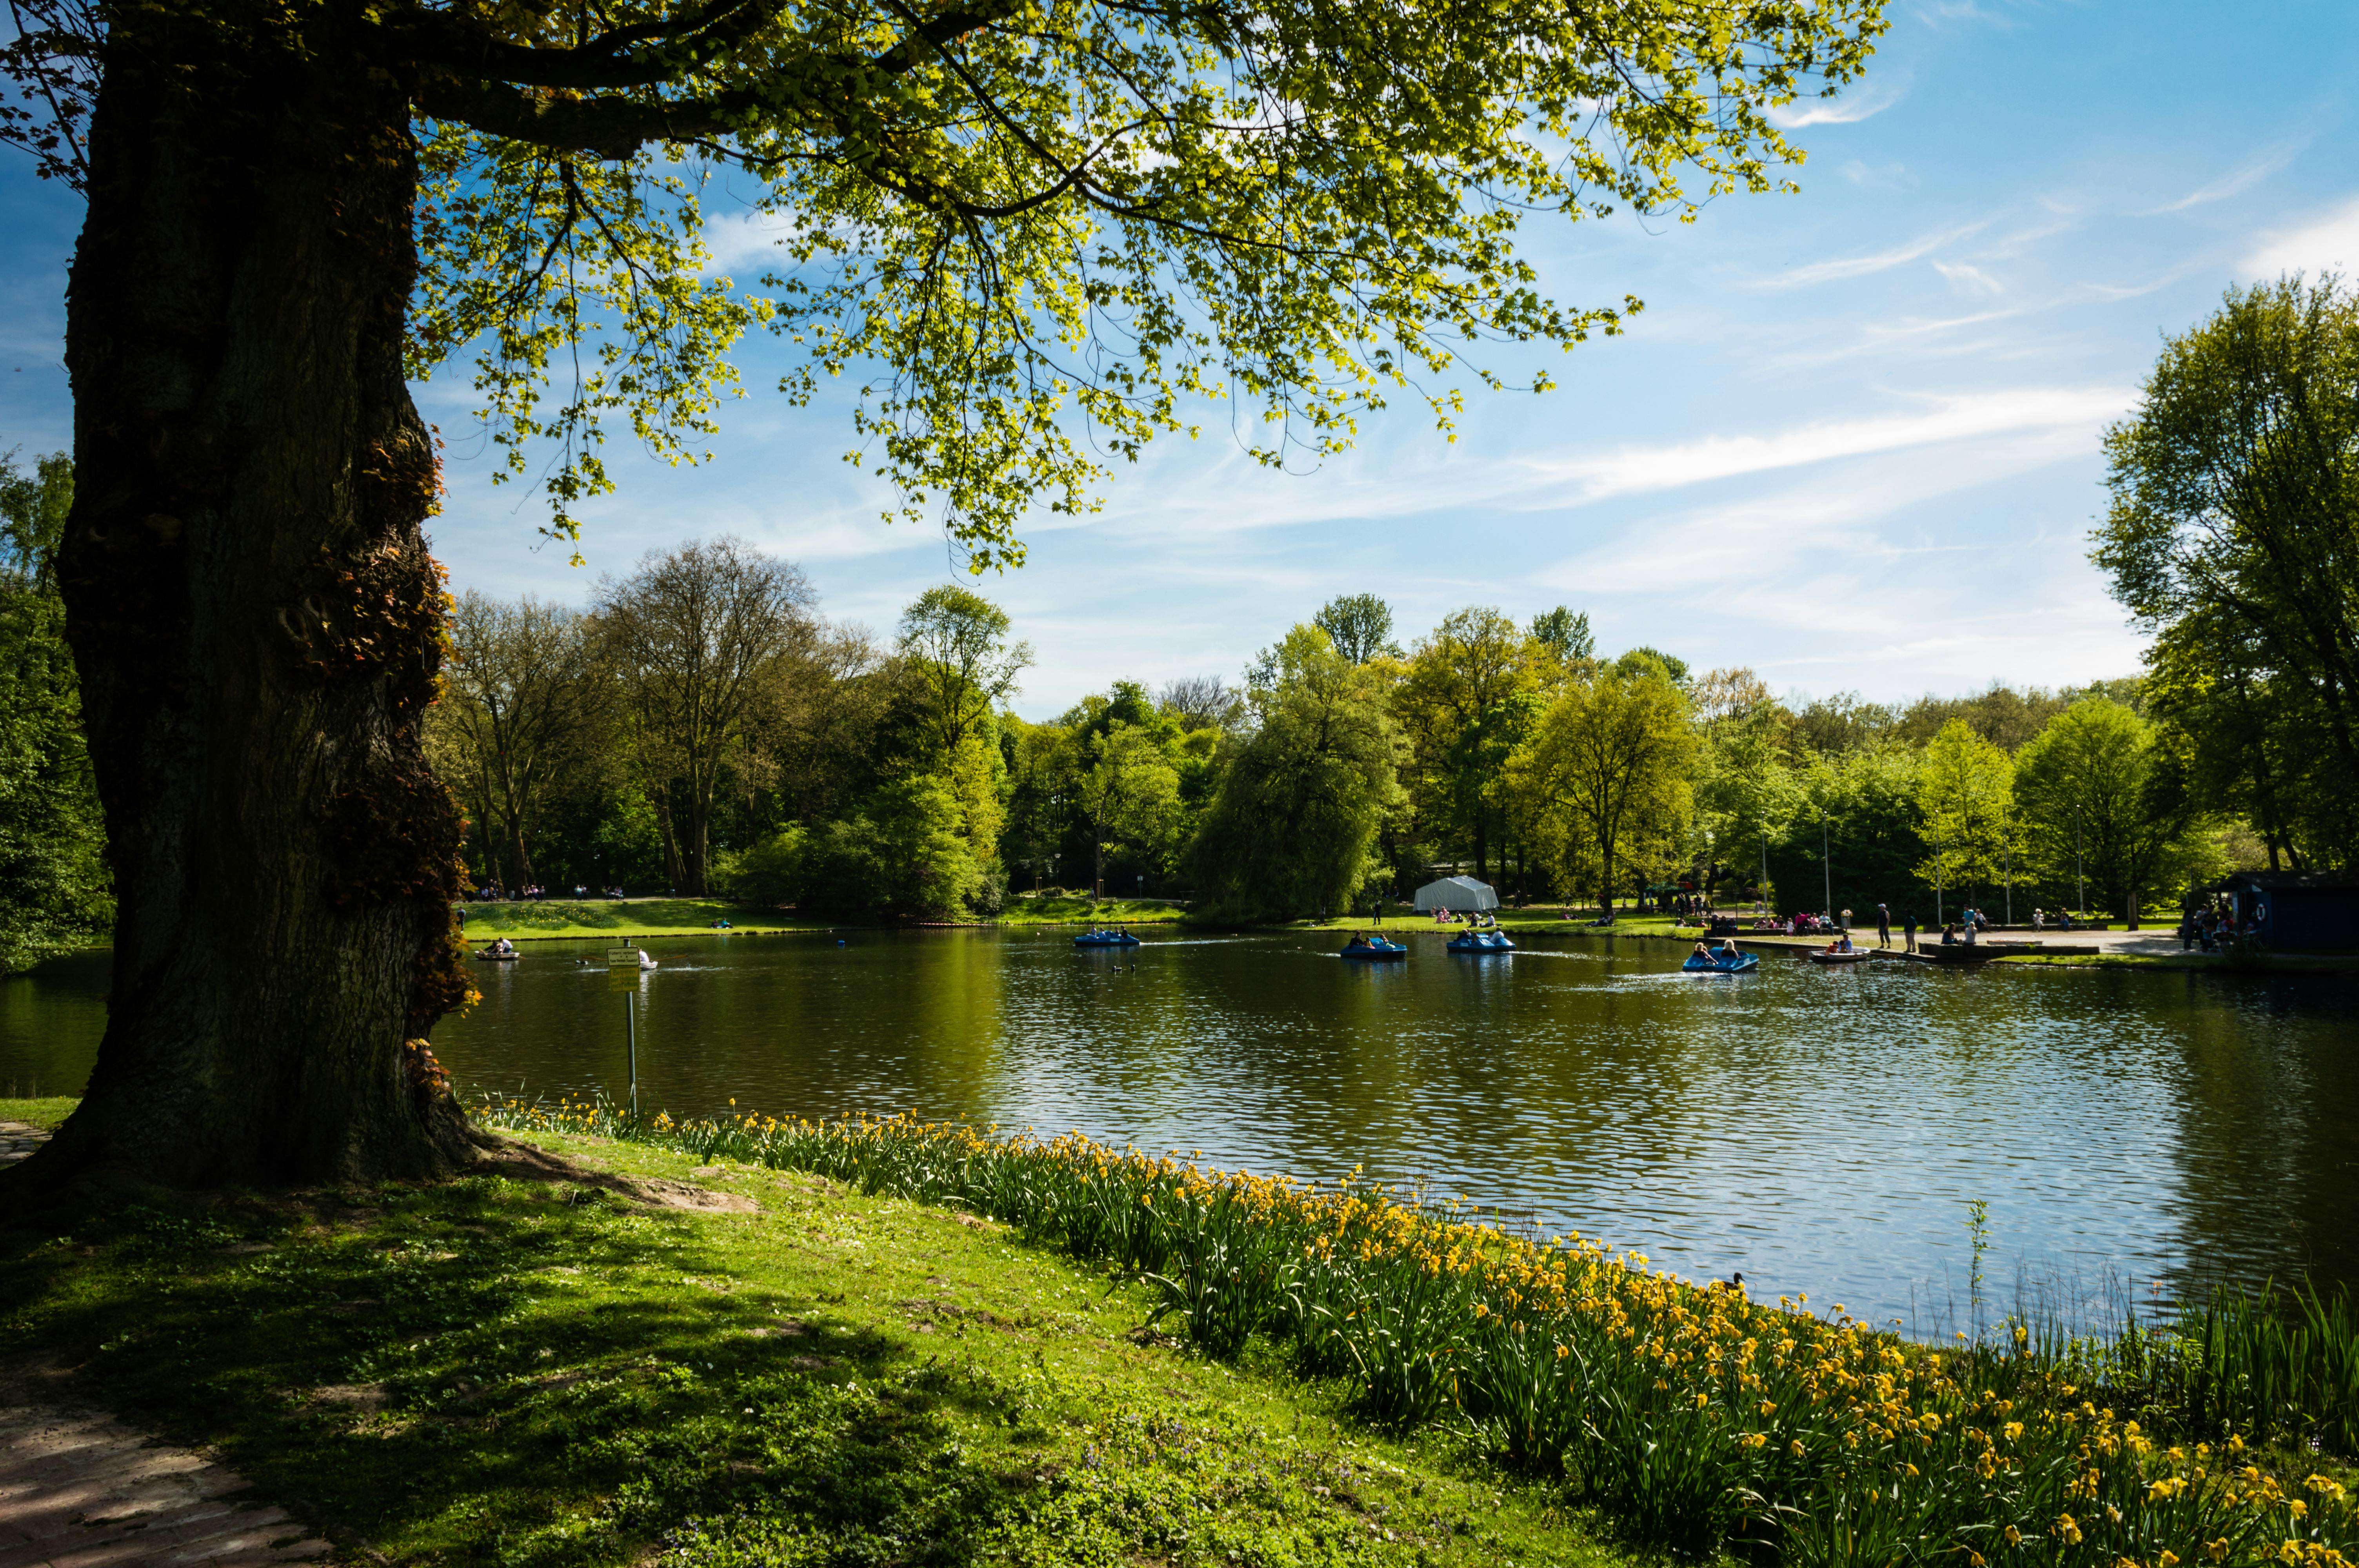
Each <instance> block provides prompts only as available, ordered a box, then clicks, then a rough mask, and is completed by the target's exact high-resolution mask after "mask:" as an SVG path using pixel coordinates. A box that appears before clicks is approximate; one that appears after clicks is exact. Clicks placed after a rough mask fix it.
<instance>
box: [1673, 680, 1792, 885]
mask: <svg viewBox="0 0 2359 1568" xmlns="http://www.w3.org/2000/svg"><path fill="white" fill-rule="evenodd" d="M1693 708H1694V712H1695V715H1696V718H1697V719H1698V720H1699V721H1700V723H1701V739H1702V745H1701V749H1700V752H1699V754H1698V756H1697V758H1696V764H1695V807H1696V816H1697V818H1698V824H1697V825H1698V827H1700V828H1701V830H1702V835H1703V844H1702V853H1703V856H1704V858H1705V860H1706V861H1707V864H1706V865H1705V867H1704V871H1705V877H1706V881H1707V883H1708V884H1709V885H1712V886H1713V887H1715V888H1716V887H1717V885H1718V883H1719V881H1720V880H1721V878H1723V877H1724V876H1726V877H1733V878H1734V881H1736V882H1737V883H1738V884H1739V885H1740V886H1742V885H1744V884H1746V883H1757V882H1760V881H1764V880H1766V877H1767V871H1766V867H1767V857H1768V849H1769V845H1770V844H1771V842H1772V841H1774V840H1779V839H1782V838H1784V837H1785V834H1786V829H1787V825H1788V823H1789V822H1791V821H1793V820H1794V818H1795V816H1796V814H1797V813H1799V811H1800V810H1801V808H1802V806H1803V803H1804V800H1805V798H1806V795H1805V790H1804V785H1803V782H1802V780H1801V778H1800V777H1799V776H1798V771H1797V769H1796V768H1795V766H1794V765H1793V762H1792V761H1791V759H1790V758H1789V756H1788V744H1789V741H1790V727H1791V722H1792V715H1790V714H1788V713H1787V712H1786V710H1785V709H1784V708H1782V707H1780V706H1779V704H1778V703H1777V699H1776V698H1774V697H1771V696H1770V695H1769V688H1768V687H1767V684H1766V683H1764V682H1763V681H1762V680H1761V678H1760V676H1756V675H1755V674H1754V673H1753V672H1752V671H1751V670H1749V669H1734V670H1714V671H1712V673H1711V674H1710V675H1709V676H1705V677H1704V679H1703V680H1702V681H1701V682H1699V683H1698V685H1697V688H1696V693H1695V697H1694V699H1693Z"/></svg>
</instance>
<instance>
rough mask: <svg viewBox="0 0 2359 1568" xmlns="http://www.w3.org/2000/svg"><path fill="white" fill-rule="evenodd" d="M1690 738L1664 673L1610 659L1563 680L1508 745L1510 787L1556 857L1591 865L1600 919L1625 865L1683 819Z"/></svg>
mask: <svg viewBox="0 0 2359 1568" xmlns="http://www.w3.org/2000/svg"><path fill="white" fill-rule="evenodd" d="M1698 747H1699V742H1698V740H1697V737H1696V733H1695V728H1694V726H1693V725H1692V724H1691V723H1690V721H1689V718H1688V704H1687V698H1686V697H1685V696H1684V695H1683V694H1682V693H1681V692H1680V689H1679V687H1676V686H1674V685H1673V684H1672V683H1671V680H1670V677H1669V676H1667V675H1666V674H1665V673H1664V672H1663V671H1662V670H1661V668H1660V667H1658V666H1651V665H1644V664H1641V665H1636V666H1634V667H1630V668H1625V667H1624V666H1623V665H1619V664H1615V665H1605V666H1603V668H1600V669H1599V670H1598V671H1596V673H1595V674H1593V676H1590V677H1589V678H1587V679H1585V680H1579V681H1575V682H1573V683H1572V684H1571V685H1570V686H1568V687H1566V689H1565V691H1564V693H1563V695H1561V696H1560V697H1558V698H1557V700H1556V702H1555V704H1554V705H1553V706H1551V707H1550V708H1549V710H1548V712H1547V714H1546V716H1545V717H1544V718H1542V719H1540V721H1539V725H1538V729H1537V730H1535V731H1534V733H1533V735H1532V737H1531V739H1530V740H1529V741H1527V742H1526V743H1525V746H1524V748H1523V750H1522V751H1521V752H1519V753H1518V754H1517V758H1516V761H1515V764H1514V766H1515V774H1516V783H1517V789H1518V790H1519V791H1520V792H1521V793H1523V794H1525V795H1527V796H1529V797H1530V798H1531V799H1532V800H1534V801H1536V802H1537V803H1538V804H1539V805H1540V806H1541V807H1542V808H1543V809H1544V810H1545V811H1546V812H1547V813H1548V814H1549V818H1550V819H1551V820H1552V822H1553V824H1554V834H1555V837H1556V840H1557V845H1558V859H1559V860H1560V864H1563V865H1565V866H1568V867H1586V868H1591V869H1593V874H1594V876H1595V879H1596V880H1595V884H1594V885H1595V888H1596V892H1597V900H1598V903H1599V904H1600V905H1601V906H1602V907H1603V909H1604V910H1605V912H1606V914H1607V915H1608V917H1609V918H1610V917H1611V915H1612V914H1613V909H1614V898H1615V896H1616V895H1617V894H1618V893H1619V892H1622V891H1623V890H1622V887H1621V884H1620V881H1619V880H1618V876H1619V873H1620V872H1621V871H1622V870H1623V869H1624V868H1625V865H1626V864H1627V863H1629V862H1632V861H1637V860H1644V859H1646V858H1648V857H1649V856H1652V855H1655V854H1658V853H1659V851H1660V849H1661V847H1662V846H1664V845H1666V844H1668V843H1669V842H1670V841H1671V840H1673V839H1674V838H1676V836H1677V834H1678V832H1679V830H1680V827H1682V826H1683V825H1684V822H1685V819H1686V817H1687V815H1688V812H1689V810H1690V806H1691V804H1692V784H1691V782H1690V769H1691V768H1692V766H1693V764H1694V761H1695V757H1696V752H1697V750H1698Z"/></svg>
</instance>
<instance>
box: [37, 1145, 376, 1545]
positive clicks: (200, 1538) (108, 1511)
mask: <svg viewBox="0 0 2359 1568" xmlns="http://www.w3.org/2000/svg"><path fill="white" fill-rule="evenodd" d="M47 1141H49V1134H48V1133H47V1132H44V1131H42V1130H40V1129H39V1128H37V1127H28V1126H27V1125H26V1124H25V1123H23V1122H21V1121H0V1166H6V1165H13V1164H15V1163H16V1162H17V1161H19V1160H22V1159H24V1158H25V1157H26V1156H27V1155H28V1154H30V1153H31V1152H33V1151H34V1150H36V1149H38V1148H39V1147H40V1146H41V1145H42V1144H43V1143H45V1142H47ZM247 1490H248V1488H247V1487H246V1484H245V1480H244V1478H243V1477H241V1476H238V1474H237V1473H236V1472H235V1471H234V1470H231V1469H229V1468H228V1467H227V1466H225V1465H218V1464H215V1463H214V1462H213V1461H212V1460H210V1459H207V1458H206V1457H205V1456H204V1455H203V1454H198V1453H195V1452H193V1451H192V1450H190V1449H186V1448H175V1447H173V1446H172V1445H171V1444H168V1443H166V1442H164V1441H163V1440H162V1439H161V1438H158V1437H153V1436H150V1435H149V1434H147V1433H144V1432H141V1431H139V1430H138V1429H137V1428H136V1427H131V1426H126V1425H125V1424H124V1423H123V1422H119V1421H117V1420H115V1419H114V1417H113V1416H111V1415H108V1414H107V1413H106V1412H105V1411H100V1410H96V1409H94V1408H92V1407H91V1406H90V1405H88V1404H86V1403H85V1402H83V1401H82V1400H78V1399H76V1398H75V1397H74V1396H73V1393H72V1390H71V1379H68V1378H67V1377H66V1375H65V1374H63V1373H60V1372H58V1371H56V1370H54V1369H48V1368H39V1367H27V1366H23V1365H18V1366H11V1367H0V1568H148V1565H150V1564H156V1565H159V1568H160V1565H163V1564H173V1565H176V1568H179V1565H185V1568H198V1565H201V1564H212V1565H217V1568H248V1565H249V1564H251V1565H255V1568H259V1565H260V1564H263V1563H322V1562H325V1561H327V1560H328V1551H329V1547H328V1542H327V1541H323V1540H321V1538H320V1537H318V1536H316V1535H314V1534H312V1533H311V1531H310V1528H309V1527H308V1526H306V1525H305V1524H303V1523H302V1522H301V1521H300V1520H299V1519H295V1518H294V1517H293V1516H292V1515H290V1514H288V1512H287V1511H286V1510H285V1509H279V1508H274V1507H272V1506H271V1505H269V1504H267V1503H261V1502H256V1501H255V1500H254V1499H252V1498H248V1497H247V1496H246V1495H245V1494H246V1492H247Z"/></svg>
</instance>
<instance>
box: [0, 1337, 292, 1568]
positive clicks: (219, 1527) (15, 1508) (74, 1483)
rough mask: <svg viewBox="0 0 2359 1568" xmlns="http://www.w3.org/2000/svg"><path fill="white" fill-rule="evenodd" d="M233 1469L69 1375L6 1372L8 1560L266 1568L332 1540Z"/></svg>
mask: <svg viewBox="0 0 2359 1568" xmlns="http://www.w3.org/2000/svg"><path fill="white" fill-rule="evenodd" d="M247 1491H248V1487H246V1484H245V1480H244V1478H242V1477H241V1476H238V1475H237V1473H236V1472H235V1471H234V1470H231V1469H229V1468H228V1467H227V1466H226V1465H219V1464H216V1463H214V1462H213V1461H212V1460H210V1459H207V1458H206V1457H205V1456H204V1455H203V1454H198V1453H195V1452H192V1451H191V1450H190V1449H186V1448H176V1447H174V1446H172V1445H171V1444H168V1443H166V1442H164V1441H163V1440H162V1439H161V1438H158V1437H153V1436H150V1435H149V1434H148V1433H144V1432H141V1431H139V1430H138V1429H137V1428H136V1427H132V1426H127V1425H125V1423H123V1422H119V1421H117V1420H115V1419H114V1417H113V1416H111V1415H108V1414H107V1413H105V1412H104V1411H99V1410H95V1409H92V1408H91V1407H90V1406H88V1405H86V1404H84V1403H83V1402H82V1401H81V1400H76V1399H75V1398H74V1397H73V1395H72V1392H71V1385H70V1379H68V1378H67V1377H66V1375H65V1374H63V1373H60V1372H57V1371H55V1370H49V1369H43V1368H28V1367H24V1366H16V1367H9V1368H0V1568H148V1565H149V1564H158V1565H161V1564H174V1565H186V1568H197V1565H200V1564H212V1565H215V1568H249V1565H252V1568H260V1565H261V1564H264V1563H326V1562H328V1561H330V1558H329V1555H328V1553H329V1545H328V1542H327V1541H323V1540H321V1538H320V1537H319V1536H317V1535H314V1534H312V1533H311V1531H310V1527H308V1526H306V1525H305V1524H304V1523H303V1522H302V1521H301V1520H299V1519H295V1518H294V1517H293V1516H292V1515H290V1514H288V1512H287V1511H286V1510H285V1509H279V1508H275V1507H273V1506H271V1505H269V1504H267V1503H263V1502H258V1501H255V1499H253V1498H249V1497H248V1496H246V1493H247Z"/></svg>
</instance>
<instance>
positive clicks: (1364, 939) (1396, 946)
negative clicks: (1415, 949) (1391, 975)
mask: <svg viewBox="0 0 2359 1568" xmlns="http://www.w3.org/2000/svg"><path fill="white" fill-rule="evenodd" d="M1336 957H1339V958H1406V957H1408V947H1407V946H1404V945H1403V944H1401V943H1398V942H1387V941H1386V940H1385V939H1384V938H1383V937H1381V936H1354V937H1353V938H1352V939H1351V940H1350V941H1349V942H1346V943H1344V944H1343V951H1342V952H1341V953H1338V954H1337V955H1336Z"/></svg>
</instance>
